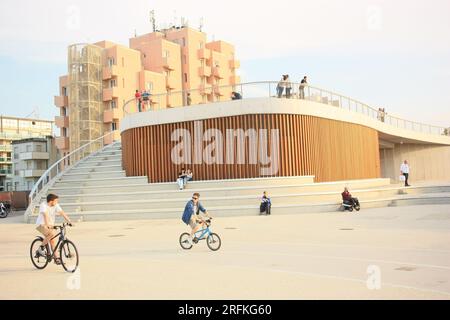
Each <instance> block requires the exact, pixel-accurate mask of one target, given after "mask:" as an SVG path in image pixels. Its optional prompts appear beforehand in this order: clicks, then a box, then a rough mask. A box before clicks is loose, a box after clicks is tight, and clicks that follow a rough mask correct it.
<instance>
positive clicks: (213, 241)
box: [180, 219, 222, 251]
mask: <svg viewBox="0 0 450 320" xmlns="http://www.w3.org/2000/svg"><path fill="white" fill-rule="evenodd" d="M201 224H202V228H201V229H200V230H199V231H197V232H196V233H195V234H194V239H193V243H195V244H196V243H198V242H199V241H200V240H206V244H207V245H208V248H209V249H211V250H212V251H217V250H219V249H220V246H221V244H222V241H221V240H220V237H219V235H218V234H217V233H213V232H212V231H211V229H210V228H209V226H210V225H211V220H210V219H208V220H204V221H202V222H201ZM190 238H191V235H190V234H189V233H187V232H185V233H182V234H181V236H180V245H181V247H182V248H183V249H184V250H189V249H191V248H192V246H193V244H192V242H191V241H190Z"/></svg>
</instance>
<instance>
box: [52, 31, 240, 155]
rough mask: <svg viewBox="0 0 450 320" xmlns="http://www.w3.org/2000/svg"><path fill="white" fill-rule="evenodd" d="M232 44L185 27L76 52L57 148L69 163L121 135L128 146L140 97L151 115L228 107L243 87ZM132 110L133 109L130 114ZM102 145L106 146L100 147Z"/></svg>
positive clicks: (62, 83) (65, 82)
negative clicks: (125, 127)
mask: <svg viewBox="0 0 450 320" xmlns="http://www.w3.org/2000/svg"><path fill="white" fill-rule="evenodd" d="M238 68H239V61H238V60H236V57H235V50H234V46H233V45H232V44H229V43H227V42H224V41H213V42H207V37H206V34H205V33H204V32H200V31H197V30H194V29H191V28H189V27H177V28H171V29H166V30H161V31H157V32H152V33H149V34H144V35H141V36H138V37H134V38H131V39H130V40H129V47H126V46H123V45H119V44H116V43H113V42H109V41H101V42H97V43H94V44H74V45H71V46H69V54H68V74H67V75H65V76H62V77H60V78H59V91H60V92H59V95H58V96H55V105H56V106H57V107H58V108H60V116H58V117H56V121H55V122H56V126H57V127H58V128H60V136H59V137H57V138H56V145H57V147H58V148H59V149H60V151H61V152H62V154H63V155H65V154H66V153H68V152H69V151H71V150H75V149H76V148H78V147H80V146H82V145H84V144H85V143H88V142H90V141H92V140H95V139H97V138H100V137H101V136H103V135H105V134H107V133H108V132H113V134H112V135H111V136H109V137H108V138H107V139H106V141H105V142H106V143H109V142H111V141H112V140H113V139H114V140H116V139H120V134H119V131H118V129H119V126H120V121H121V119H122V118H123V116H124V112H125V113H127V112H135V111H136V110H137V108H138V106H137V105H136V101H135V100H134V99H133V98H134V93H135V91H136V90H139V91H140V92H144V91H147V92H149V93H150V94H151V95H152V96H151V100H150V101H149V102H148V103H147V104H145V105H144V106H142V109H143V110H146V109H147V110H148V109H165V108H171V107H179V106H184V105H187V104H188V95H189V102H190V104H200V103H208V102H213V101H226V100H230V99H231V92H232V91H233V90H234V86H235V85H236V84H238V83H240V78H239V76H237V75H236V69H238ZM124 106H125V108H124ZM99 143H100V142H99Z"/></svg>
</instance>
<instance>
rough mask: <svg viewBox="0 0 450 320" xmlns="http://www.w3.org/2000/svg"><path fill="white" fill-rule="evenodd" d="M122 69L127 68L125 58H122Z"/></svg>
mask: <svg viewBox="0 0 450 320" xmlns="http://www.w3.org/2000/svg"><path fill="white" fill-rule="evenodd" d="M122 67H125V58H124V57H122Z"/></svg>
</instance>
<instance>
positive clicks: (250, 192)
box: [52, 185, 450, 204]
mask: <svg viewBox="0 0 450 320" xmlns="http://www.w3.org/2000/svg"><path fill="white" fill-rule="evenodd" d="M318 187H320V186H316V188H315V189H316V190H312V189H313V188H312V187H310V188H309V190H308V189H307V188H306V187H304V186H290V187H283V186H281V187H274V188H270V187H269V188H268V189H267V191H268V192H269V195H270V197H271V198H272V201H273V202H276V201H279V202H283V203H285V202H287V203H305V202H308V203H311V202H323V201H328V200H330V201H331V200H337V199H341V191H342V189H341V188H340V186H339V185H337V187H336V188H335V189H333V190H322V189H319V188H318ZM327 187H330V186H327ZM342 188H343V186H342ZM298 190H299V191H298ZM351 190H352V195H353V196H355V197H358V198H359V199H374V198H381V197H390V196H395V195H398V194H420V193H433V192H436V193H438V192H450V186H442V187H439V186H436V187H416V188H403V187H392V186H388V187H381V188H380V187H373V188H369V189H359V190H358V189H355V188H352V189H351ZM91 191H92V193H89V191H87V190H83V191H82V192H83V193H77V194H67V193H64V192H62V193H61V192H58V190H52V192H54V193H56V194H58V195H59V196H60V202H61V203H77V204H79V203H84V202H89V203H92V202H96V201H98V199H101V200H102V201H103V202H106V201H116V200H117V199H120V200H121V201H141V200H149V201H171V200H172V201H177V200H183V201H184V200H185V199H189V198H190V197H191V195H192V191H166V192H160V191H157V192H153V191H150V192H148V191H147V192H130V193H125V192H114V193H110V194H108V193H98V192H96V191H97V190H91ZM263 191H264V189H261V190H255V189H254V188H252V187H247V188H245V189H244V188H240V189H238V190H236V189H232V188H230V189H225V190H224V189H221V190H207V189H206V190H205V191H200V194H201V198H202V200H204V201H206V200H208V201H210V200H212V199H228V200H229V201H233V202H234V201H236V203H239V204H247V202H246V199H250V200H248V201H250V202H254V201H255V199H258V197H259V196H261V195H262V192H263Z"/></svg>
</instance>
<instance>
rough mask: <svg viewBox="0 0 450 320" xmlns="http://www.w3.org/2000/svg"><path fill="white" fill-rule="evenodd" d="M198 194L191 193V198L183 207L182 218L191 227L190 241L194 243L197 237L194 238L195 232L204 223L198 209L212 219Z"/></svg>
mask: <svg viewBox="0 0 450 320" xmlns="http://www.w3.org/2000/svg"><path fill="white" fill-rule="evenodd" d="M199 198H200V194H199V193H198V192H196V193H194V194H193V195H192V200H189V201H188V203H187V204H186V207H185V208H184V212H183V216H182V220H183V222H184V223H185V224H187V225H189V226H190V227H191V238H190V241H193V242H194V243H196V242H197V238H194V239H192V238H193V237H194V235H195V233H196V232H197V231H198V230H199V229H200V227H201V226H202V224H203V223H205V221H204V219H202V217H201V216H200V211H201V212H203V214H204V215H205V216H206V217H207V218H208V219H212V218H211V216H210V215H209V214H208V212H207V211H206V209H205V208H204V207H203V206H202V204H201V203H200V201H199Z"/></svg>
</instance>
